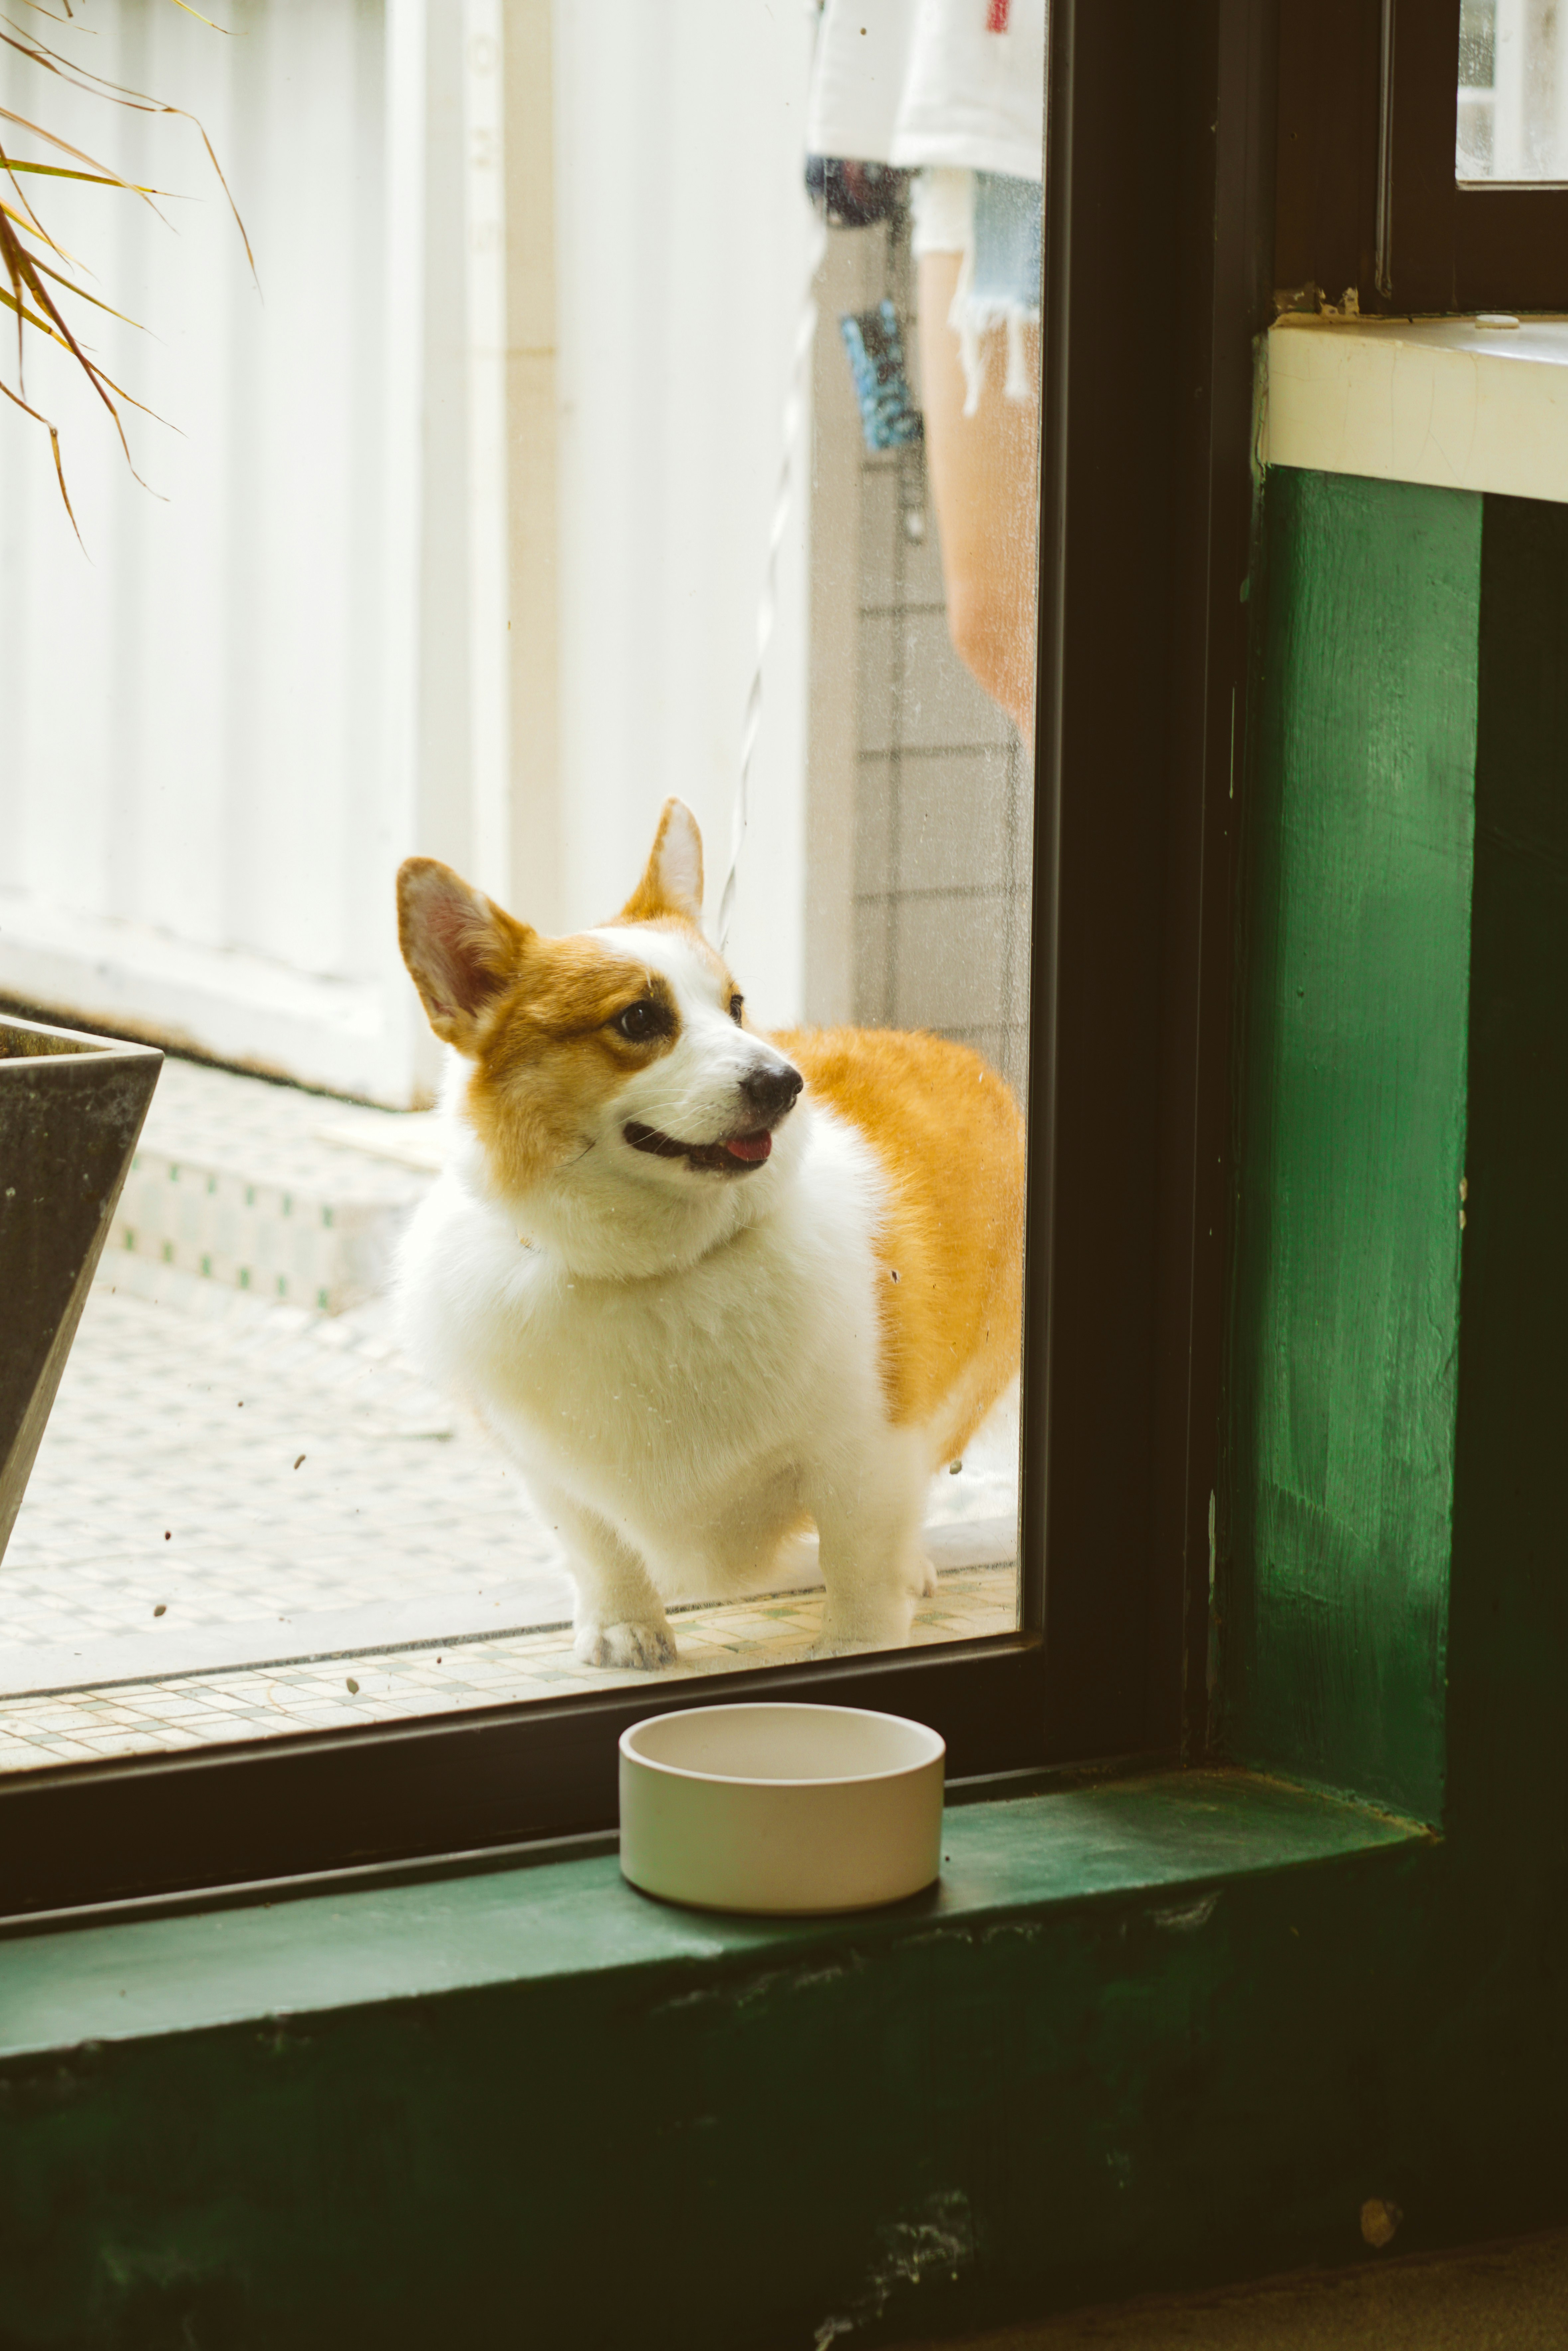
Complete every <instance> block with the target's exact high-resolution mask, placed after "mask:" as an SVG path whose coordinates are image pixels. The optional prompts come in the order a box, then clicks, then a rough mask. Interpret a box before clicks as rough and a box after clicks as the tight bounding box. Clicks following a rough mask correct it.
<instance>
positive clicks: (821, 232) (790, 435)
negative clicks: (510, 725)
mask: <svg viewBox="0 0 1568 2351" xmlns="http://www.w3.org/2000/svg"><path fill="white" fill-rule="evenodd" d="M810 224H811V225H810V235H809V236H808V239H807V262H806V291H805V298H804V299H803V301H802V303H801V305H800V323H799V325H798V326H797V327H796V329H795V350H794V355H793V357H792V359H791V360H790V365H789V390H788V391H787V392H786V393H785V395H784V430H783V443H784V449H783V455H782V456H781V457H780V459H779V488H778V493H777V495H776V496H775V498H774V501H773V522H772V527H771V528H770V529H769V531H768V558H767V561H766V562H765V564H764V565H763V570H762V593H761V596H760V598H759V599H758V606H757V666H756V668H755V669H754V670H753V672H752V674H751V689H750V692H749V693H748V694H747V697H746V716H745V720H744V722H743V723H742V726H741V729H740V773H739V775H738V776H737V778H736V786H735V803H734V807H733V810H732V812H731V816H730V826H729V871H728V872H727V874H726V875H725V877H724V890H723V892H722V893H721V895H720V898H719V902H718V951H719V953H720V955H722V954H723V953H724V952H725V949H726V947H727V945H728V943H729V925H730V917H731V915H732V914H734V912H735V885H736V881H737V876H738V874H739V872H740V851H741V844H742V842H743V841H745V839H746V823H747V809H748V805H749V799H750V789H751V762H752V758H753V755H754V754H755V752H756V749H757V738H758V734H759V733H760V731H761V726H762V668H763V664H764V662H765V661H766V660H767V657H768V645H769V643H770V642H771V640H772V636H773V623H774V621H775V619H776V617H777V614H778V609H779V549H781V548H782V547H783V544H784V534H785V531H786V530H787V529H788V528H789V508H790V505H791V503H792V500H793V492H794V479H795V455H796V447H797V444H798V443H799V441H800V425H801V422H802V420H803V418H804V416H805V413H806V397H807V391H808V387H809V383H810V366H811V351H812V348H813V346H814V345H815V342H816V340H817V297H816V283H817V272H818V270H819V268H820V267H821V260H822V256H823V254H824V252H825V251H826V250H827V242H828V233H827V230H826V228H825V226H824V225H823V224H822V222H821V220H820V219H819V218H818V216H817V212H816V208H815V206H812V208H811V211H810Z"/></svg>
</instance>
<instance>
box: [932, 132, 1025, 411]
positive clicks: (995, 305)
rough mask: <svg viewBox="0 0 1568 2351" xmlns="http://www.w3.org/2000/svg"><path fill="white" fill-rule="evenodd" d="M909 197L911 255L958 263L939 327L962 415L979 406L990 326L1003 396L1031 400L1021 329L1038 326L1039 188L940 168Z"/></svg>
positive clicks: (1002, 176)
mask: <svg viewBox="0 0 1568 2351" xmlns="http://www.w3.org/2000/svg"><path fill="white" fill-rule="evenodd" d="M914 193H915V235H914V247H915V253H916V254H917V255H919V254H924V253H956V254H959V255H961V256H962V259H961V262H960V264H959V269H958V285H957V290H956V293H955V294H954V297H953V307H952V308H951V309H950V310H949V312H948V314H947V323H948V325H949V326H950V327H951V328H952V329H953V331H954V333H955V334H956V336H957V338H958V353H959V358H960V360H962V363H963V369H964V382H965V390H966V393H967V397H966V399H965V402H964V413H965V414H966V415H967V416H972V415H973V414H974V413H975V411H976V409H977V406H978V404H979V398H980V387H981V385H982V383H983V382H984V381H985V371H986V349H985V346H986V340H987V337H988V334H989V332H990V330H991V329H993V328H996V327H1004V328H1005V329H1006V330H1007V350H1008V371H1007V381H1006V385H1005V387H1004V388H1005V390H1006V392H1007V394H1008V397H1009V399H1011V400H1032V399H1033V398H1034V397H1035V386H1034V381H1033V378H1032V376H1031V374H1030V367H1029V362H1028V359H1027V356H1026V353H1025V349H1024V338H1023V329H1024V328H1025V327H1026V326H1036V325H1038V324H1039V322H1040V230H1041V224H1042V221H1043V218H1044V190H1043V189H1042V187H1041V186H1040V182H1039V181H1038V180H1019V179H1014V178H1013V177H1012V176H1011V175H1010V174H1009V173H1006V172H970V171H967V170H963V169H960V168H956V167H953V166H947V165H943V166H939V167H936V168H934V169H931V170H928V171H924V172H920V173H919V174H918V176H917V177H916V179H915V192H914Z"/></svg>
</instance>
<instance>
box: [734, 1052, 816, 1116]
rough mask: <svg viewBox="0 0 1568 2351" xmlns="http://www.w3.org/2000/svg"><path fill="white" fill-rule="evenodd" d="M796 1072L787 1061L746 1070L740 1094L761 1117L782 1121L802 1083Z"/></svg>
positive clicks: (741, 1082) (803, 1081) (802, 1079)
mask: <svg viewBox="0 0 1568 2351" xmlns="http://www.w3.org/2000/svg"><path fill="white" fill-rule="evenodd" d="M805 1082H806V1081H805V1080H804V1078H802V1076H801V1075H800V1071H799V1070H796V1069H792V1068H791V1067H790V1065H789V1062H788V1061H779V1062H775V1063H773V1064H772V1065H771V1066H770V1067H765V1068H763V1069H759V1070H748V1071H747V1073H746V1075H745V1077H743V1078H742V1080H741V1081H740V1091H741V1092H742V1093H743V1094H744V1095H745V1096H746V1099H747V1102H748V1104H749V1105H750V1107H751V1108H752V1109H753V1110H755V1111H756V1112H758V1114H759V1115H760V1116H761V1117H763V1118H782V1117H783V1115H784V1113H785V1112H786V1111H787V1110H789V1108H790V1106H791V1105H792V1103H793V1102H794V1100H795V1097H796V1095H797V1094H798V1093H799V1092H800V1089H801V1087H802V1086H803V1085H804V1084H805Z"/></svg>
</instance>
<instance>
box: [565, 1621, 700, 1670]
mask: <svg viewBox="0 0 1568 2351" xmlns="http://www.w3.org/2000/svg"><path fill="white" fill-rule="evenodd" d="M572 1646H573V1648H574V1649H575V1650H576V1651H577V1654H578V1656H580V1658H581V1659H582V1662H583V1664H584V1665H585V1666H622V1667H626V1666H630V1667H632V1668H633V1669H634V1670H635V1671H637V1672H638V1673H644V1674H652V1673H656V1672H657V1671H658V1669H659V1667H661V1666H673V1665H674V1662H675V1636H674V1634H673V1633H672V1632H671V1630H670V1628H669V1626H668V1625H644V1624H634V1623H633V1624H626V1625H580V1626H579V1628H578V1634H577V1638H576V1640H575V1641H574V1642H573V1643H572Z"/></svg>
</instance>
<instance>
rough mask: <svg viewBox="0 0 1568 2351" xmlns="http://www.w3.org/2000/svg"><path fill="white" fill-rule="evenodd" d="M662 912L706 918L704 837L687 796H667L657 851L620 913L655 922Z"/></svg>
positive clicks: (620, 918) (629, 919)
mask: <svg viewBox="0 0 1568 2351" xmlns="http://www.w3.org/2000/svg"><path fill="white" fill-rule="evenodd" d="M659 914H682V915H684V916H685V919H686V921H687V922H688V923H700V922H701V921H702V918H703V837H702V835H701V833H700V832H699V831H697V820H696V819H695V816H694V815H693V814H692V812H691V810H690V809H689V808H688V807H687V806H686V804H685V800H677V799H667V800H666V801H665V802H664V814H663V815H662V816H661V817H660V819H659V830H658V831H657V833H656V834H655V835H654V837H653V853H652V855H651V856H650V857H649V859H648V862H647V864H646V865H645V866H644V867H643V879H642V880H641V882H639V883H638V884H637V887H636V888H635V890H633V891H632V895H631V896H630V897H629V898H628V899H627V901H626V904H624V905H623V906H622V909H621V912H620V914H618V915H617V916H616V920H617V922H621V923H651V922H652V921H653V919H654V917H655V916H656V915H659Z"/></svg>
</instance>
